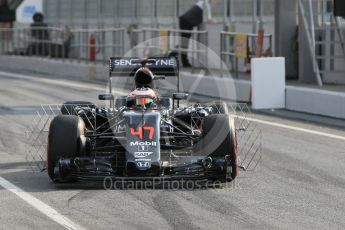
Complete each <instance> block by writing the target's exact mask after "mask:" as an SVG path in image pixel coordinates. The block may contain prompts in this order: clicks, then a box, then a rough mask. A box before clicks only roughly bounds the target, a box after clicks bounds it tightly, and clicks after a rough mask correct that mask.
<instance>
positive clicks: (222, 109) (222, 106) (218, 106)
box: [211, 101, 229, 114]
mask: <svg viewBox="0 0 345 230" xmlns="http://www.w3.org/2000/svg"><path fill="white" fill-rule="evenodd" d="M211 107H212V109H213V114H228V113H229V109H228V106H227V104H226V103H225V102H224V101H217V102H214V103H213V104H212V105H211Z"/></svg>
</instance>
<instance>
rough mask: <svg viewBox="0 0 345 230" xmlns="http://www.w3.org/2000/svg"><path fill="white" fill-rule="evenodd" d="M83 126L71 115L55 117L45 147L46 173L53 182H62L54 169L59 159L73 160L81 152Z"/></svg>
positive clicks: (77, 118)
mask: <svg viewBox="0 0 345 230" xmlns="http://www.w3.org/2000/svg"><path fill="white" fill-rule="evenodd" d="M84 129H85V124H84V122H83V120H82V119H81V118H79V117H78V116H73V115H59V116H56V117H55V118H54V119H53V120H52V122H51V123H50V127H49V134H48V146H47V171H48V175H49V177H50V179H51V180H52V181H54V182H63V178H61V177H60V176H59V175H56V173H55V172H54V169H55V167H56V165H57V163H58V161H59V160H60V159H73V158H75V157H77V156H78V155H79V153H80V152H81V151H82V149H81V148H82V143H83V139H85V138H84Z"/></svg>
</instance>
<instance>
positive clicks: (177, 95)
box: [173, 93, 189, 100]
mask: <svg viewBox="0 0 345 230" xmlns="http://www.w3.org/2000/svg"><path fill="white" fill-rule="evenodd" d="M188 96H189V94H188V93H173V99H174V100H186V99H187V98H188Z"/></svg>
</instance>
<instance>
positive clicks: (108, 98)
mask: <svg viewBox="0 0 345 230" xmlns="http://www.w3.org/2000/svg"><path fill="white" fill-rule="evenodd" d="M98 100H101V101H113V100H114V95H112V94H100V95H98Z"/></svg>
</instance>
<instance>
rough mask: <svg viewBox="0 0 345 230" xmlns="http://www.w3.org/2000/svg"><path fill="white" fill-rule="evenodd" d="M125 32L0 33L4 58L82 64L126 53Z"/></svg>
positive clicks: (47, 30) (38, 29) (41, 29)
mask: <svg viewBox="0 0 345 230" xmlns="http://www.w3.org/2000/svg"><path fill="white" fill-rule="evenodd" d="M125 31H126V29H124V28H106V29H98V28H96V29H69V28H68V27H66V28H56V27H31V28H11V29H0V54H3V55H4V54H5V55H21V56H39V57H44V58H52V59H61V60H63V61H64V60H66V59H68V60H70V61H78V62H86V63H88V62H90V61H92V62H103V61H107V60H108V59H109V57H111V56H122V55H123V54H124V52H125V33H126V32H125Z"/></svg>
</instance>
